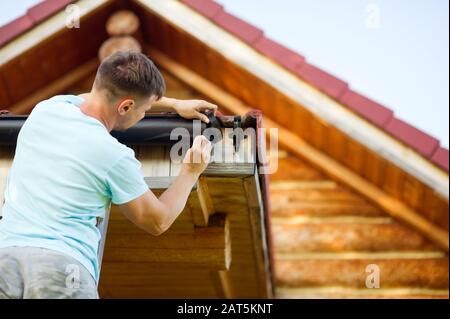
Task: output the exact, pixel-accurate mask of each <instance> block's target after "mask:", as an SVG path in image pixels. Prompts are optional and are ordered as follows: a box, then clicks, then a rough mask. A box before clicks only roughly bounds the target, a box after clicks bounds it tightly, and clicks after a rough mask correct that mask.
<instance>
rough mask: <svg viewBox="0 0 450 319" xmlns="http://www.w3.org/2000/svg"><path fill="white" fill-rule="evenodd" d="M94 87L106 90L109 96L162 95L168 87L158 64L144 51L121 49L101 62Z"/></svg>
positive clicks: (146, 96)
mask: <svg viewBox="0 0 450 319" xmlns="http://www.w3.org/2000/svg"><path fill="white" fill-rule="evenodd" d="M94 87H95V88H96V89H99V90H101V89H103V90H105V91H106V94H107V95H108V98H109V99H110V100H116V99H117V98H119V97H121V96H123V95H126V94H132V95H138V97H140V98H149V97H151V96H153V95H155V96H156V97H157V98H158V99H160V98H161V97H162V96H163V94H164V91H165V89H166V85H165V83H164V79H163V77H162V75H161V73H160V72H159V70H158V68H157V67H156V66H155V64H154V63H153V62H152V61H151V60H150V59H149V58H148V57H147V56H145V55H144V54H142V53H139V52H133V51H118V52H115V53H113V54H111V55H110V56H109V57H107V58H106V59H105V60H103V62H102V63H101V64H100V66H99V68H98V70H97V74H96V76H95V81H94Z"/></svg>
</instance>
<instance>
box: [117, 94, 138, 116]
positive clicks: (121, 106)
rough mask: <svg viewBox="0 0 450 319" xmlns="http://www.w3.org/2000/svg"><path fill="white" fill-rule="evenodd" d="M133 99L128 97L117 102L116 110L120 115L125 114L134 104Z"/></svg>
mask: <svg viewBox="0 0 450 319" xmlns="http://www.w3.org/2000/svg"><path fill="white" fill-rule="evenodd" d="M135 104H136V103H135V101H134V100H133V99H130V98H126V99H122V100H120V101H119V103H118V104H117V112H119V114H120V115H125V114H126V113H127V112H128V111H129V110H130V109H131V108H133V107H134V106H135Z"/></svg>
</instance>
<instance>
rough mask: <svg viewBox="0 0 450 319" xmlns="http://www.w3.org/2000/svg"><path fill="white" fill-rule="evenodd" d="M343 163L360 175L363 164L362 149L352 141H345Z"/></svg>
mask: <svg viewBox="0 0 450 319" xmlns="http://www.w3.org/2000/svg"><path fill="white" fill-rule="evenodd" d="M346 152H347V154H346V156H345V161H344V163H345V164H346V165H347V166H348V167H350V168H351V169H352V170H353V171H354V172H356V173H357V174H361V173H362V169H363V164H364V161H365V159H364V152H363V147H362V146H361V144H359V143H358V142H356V141H354V140H353V139H347V148H346Z"/></svg>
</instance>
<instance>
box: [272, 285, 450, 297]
mask: <svg viewBox="0 0 450 319" xmlns="http://www.w3.org/2000/svg"><path fill="white" fill-rule="evenodd" d="M275 293H276V296H277V298H283V299H287V298H290V299H291V298H294V299H306V298H307V299H344V298H347V299H448V296H449V294H448V290H446V289H426V288H425V289H424V288H409V287H403V288H390V289H381V288H379V289H355V288H347V287H318V288H317V287H313V288H310V287H308V288H286V287H280V288H277V289H276V290H275Z"/></svg>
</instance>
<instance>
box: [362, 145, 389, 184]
mask: <svg viewBox="0 0 450 319" xmlns="http://www.w3.org/2000/svg"><path fill="white" fill-rule="evenodd" d="M363 151H364V153H365V155H364V158H365V161H364V165H363V172H362V173H363V177H365V178H367V179H368V180H369V181H370V182H372V183H374V184H375V185H376V186H380V185H381V184H382V183H383V181H384V177H383V176H384V170H385V166H386V161H385V160H384V159H383V158H381V157H380V156H379V155H377V154H375V153H374V152H372V151H370V150H369V149H367V148H366V149H364V150H363Z"/></svg>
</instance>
